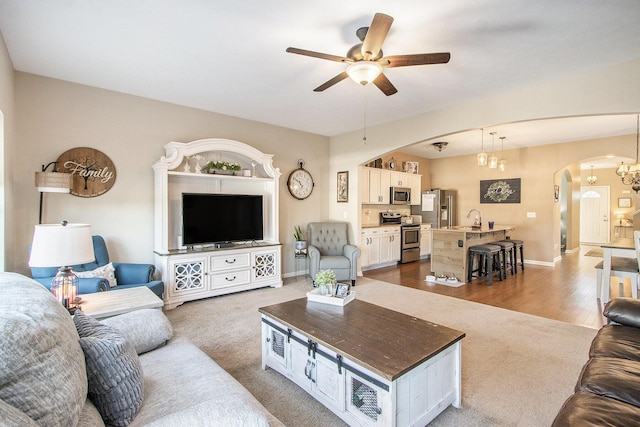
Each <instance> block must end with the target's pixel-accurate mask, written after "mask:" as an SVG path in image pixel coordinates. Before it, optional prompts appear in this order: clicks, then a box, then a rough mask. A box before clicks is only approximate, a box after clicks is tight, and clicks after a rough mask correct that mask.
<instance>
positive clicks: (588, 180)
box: [587, 165, 598, 185]
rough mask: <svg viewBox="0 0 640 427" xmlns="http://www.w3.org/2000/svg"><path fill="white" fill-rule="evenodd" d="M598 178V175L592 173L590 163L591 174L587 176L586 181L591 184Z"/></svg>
mask: <svg viewBox="0 0 640 427" xmlns="http://www.w3.org/2000/svg"><path fill="white" fill-rule="evenodd" d="M597 180H598V177H597V176H595V175H594V174H593V165H591V175H589V176H588V177H587V183H588V184H589V185H593V184H595V183H596V181H597Z"/></svg>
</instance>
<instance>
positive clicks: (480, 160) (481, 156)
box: [478, 128, 487, 166]
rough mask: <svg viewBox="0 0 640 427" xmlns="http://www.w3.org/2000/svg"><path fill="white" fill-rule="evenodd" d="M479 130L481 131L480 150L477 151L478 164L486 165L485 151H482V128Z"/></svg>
mask: <svg viewBox="0 0 640 427" xmlns="http://www.w3.org/2000/svg"><path fill="white" fill-rule="evenodd" d="M480 130H481V131H482V139H481V140H480V152H479V153H478V166H486V165H487V153H485V152H484V128H482V129H480Z"/></svg>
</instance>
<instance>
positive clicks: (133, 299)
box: [80, 286, 164, 319]
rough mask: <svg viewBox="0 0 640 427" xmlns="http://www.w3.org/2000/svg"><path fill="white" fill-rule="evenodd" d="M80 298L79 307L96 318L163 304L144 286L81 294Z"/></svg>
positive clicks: (158, 306) (159, 306)
mask: <svg viewBox="0 0 640 427" xmlns="http://www.w3.org/2000/svg"><path fill="white" fill-rule="evenodd" d="M80 299H81V301H80V309H81V310H82V311H83V312H84V313H85V314H86V315H87V316H91V317H95V318H96V319H103V318H105V317H111V316H116V315H118V314H123V313H128V312H130V311H134V310H141V309H143V308H161V307H162V306H163V305H164V302H163V301H162V300H161V299H160V298H158V296H157V295H156V294H154V293H153V291H151V289H149V288H147V287H146V286H139V287H137V288H127V289H111V290H109V291H107V292H96V293H92V294H82V295H80Z"/></svg>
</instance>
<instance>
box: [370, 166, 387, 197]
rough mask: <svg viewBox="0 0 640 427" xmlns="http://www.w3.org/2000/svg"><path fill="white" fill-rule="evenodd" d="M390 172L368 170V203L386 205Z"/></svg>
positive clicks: (374, 169)
mask: <svg viewBox="0 0 640 427" xmlns="http://www.w3.org/2000/svg"><path fill="white" fill-rule="evenodd" d="M389 188H391V172H389V171H388V170H384V169H376V168H369V203H370V204H374V205H376V204H377V205H388V204H389V203H390V202H389V195H390V194H389Z"/></svg>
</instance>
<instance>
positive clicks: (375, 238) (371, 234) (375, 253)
mask: <svg viewBox="0 0 640 427" xmlns="http://www.w3.org/2000/svg"><path fill="white" fill-rule="evenodd" d="M359 247H360V251H361V254H360V260H361V261H360V267H361V268H362V269H365V268H367V267H371V266H383V265H389V264H393V263H396V262H398V261H400V226H397V227H396V226H385V227H371V228H366V229H364V230H362V233H361V237H360V246H359Z"/></svg>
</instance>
